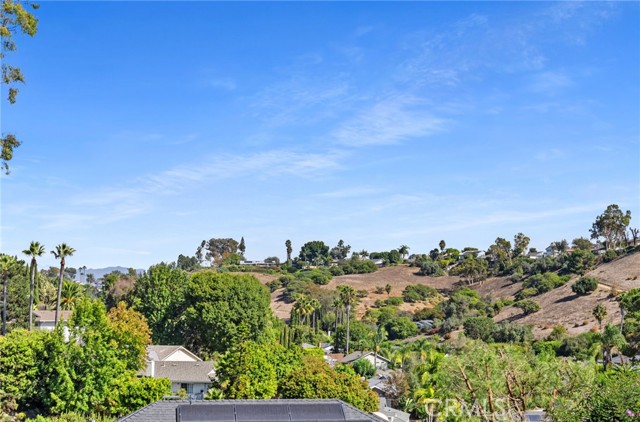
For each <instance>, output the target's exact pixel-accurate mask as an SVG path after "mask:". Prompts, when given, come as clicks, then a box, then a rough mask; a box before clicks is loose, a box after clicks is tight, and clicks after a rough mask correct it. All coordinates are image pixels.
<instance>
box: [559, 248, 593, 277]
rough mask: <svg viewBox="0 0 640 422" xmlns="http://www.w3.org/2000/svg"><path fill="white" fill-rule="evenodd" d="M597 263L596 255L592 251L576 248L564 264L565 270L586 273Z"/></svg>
mask: <svg viewBox="0 0 640 422" xmlns="http://www.w3.org/2000/svg"><path fill="white" fill-rule="evenodd" d="M595 263H596V256H595V255H594V254H593V253H591V251H585V250H583V249H576V250H574V251H573V252H571V253H570V254H569V255H568V256H567V259H566V261H565V263H564V265H563V270H564V271H567V272H570V273H574V274H578V275H584V274H585V273H586V272H587V271H589V270H590V269H591V268H593V266H594V265H595Z"/></svg>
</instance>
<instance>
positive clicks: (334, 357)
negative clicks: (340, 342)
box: [327, 353, 344, 360]
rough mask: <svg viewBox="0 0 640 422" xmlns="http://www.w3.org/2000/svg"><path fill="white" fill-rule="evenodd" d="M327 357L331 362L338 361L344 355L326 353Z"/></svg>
mask: <svg viewBox="0 0 640 422" xmlns="http://www.w3.org/2000/svg"><path fill="white" fill-rule="evenodd" d="M327 356H329V357H330V358H331V359H333V360H340V359H342V358H343V357H344V353H327Z"/></svg>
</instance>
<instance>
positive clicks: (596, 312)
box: [592, 303, 607, 331]
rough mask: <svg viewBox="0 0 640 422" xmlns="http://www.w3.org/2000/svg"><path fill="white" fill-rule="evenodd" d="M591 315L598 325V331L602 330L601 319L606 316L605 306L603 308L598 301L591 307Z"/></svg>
mask: <svg viewBox="0 0 640 422" xmlns="http://www.w3.org/2000/svg"><path fill="white" fill-rule="evenodd" d="M592 313H593V316H594V317H595V319H596V321H598V325H599V326H600V331H602V321H603V320H604V319H605V318H606V316H607V308H605V307H604V306H603V305H602V303H598V304H597V305H596V307H595V308H593V312H592Z"/></svg>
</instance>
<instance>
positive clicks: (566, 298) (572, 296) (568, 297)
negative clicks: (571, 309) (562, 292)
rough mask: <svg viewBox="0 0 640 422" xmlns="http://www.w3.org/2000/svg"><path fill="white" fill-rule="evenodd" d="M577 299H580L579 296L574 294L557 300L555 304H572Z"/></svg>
mask: <svg viewBox="0 0 640 422" xmlns="http://www.w3.org/2000/svg"><path fill="white" fill-rule="evenodd" d="M577 298H578V295H577V294H575V293H574V294H572V295H571V296H565V297H561V298H560V299H558V300H556V301H555V302H554V303H565V302H571V301H572V300H573V299H577Z"/></svg>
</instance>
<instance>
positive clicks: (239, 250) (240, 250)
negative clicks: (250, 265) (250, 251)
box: [238, 236, 247, 258]
mask: <svg viewBox="0 0 640 422" xmlns="http://www.w3.org/2000/svg"><path fill="white" fill-rule="evenodd" d="M246 250H247V246H246V245H245V244H244V236H242V237H241V238H240V244H239V245H238V252H240V256H242V257H243V258H244V252H245V251H246Z"/></svg>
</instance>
